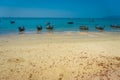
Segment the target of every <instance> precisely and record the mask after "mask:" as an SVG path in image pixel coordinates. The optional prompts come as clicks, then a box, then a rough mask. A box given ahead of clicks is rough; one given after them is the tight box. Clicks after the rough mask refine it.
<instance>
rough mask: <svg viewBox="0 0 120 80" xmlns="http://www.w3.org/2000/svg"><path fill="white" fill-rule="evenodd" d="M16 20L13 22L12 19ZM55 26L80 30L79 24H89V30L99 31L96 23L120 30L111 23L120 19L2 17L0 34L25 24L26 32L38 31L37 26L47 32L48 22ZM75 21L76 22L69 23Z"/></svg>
mask: <svg viewBox="0 0 120 80" xmlns="http://www.w3.org/2000/svg"><path fill="white" fill-rule="evenodd" d="M12 20H13V21H15V23H14V24H11V23H10V21H12ZM47 22H50V23H51V25H53V26H54V29H53V32H66V31H73V32H74V31H80V29H79V26H81V25H82V26H88V27H89V32H97V30H96V29H95V26H96V25H99V26H103V27H104V26H105V30H104V31H105V32H120V29H112V28H111V27H110V25H112V24H117V25H120V19H103V18H101V19H89V18H0V34H14V33H18V27H19V26H24V27H25V33H26V34H27V33H36V31H37V30H36V26H37V25H41V26H42V27H43V29H42V32H43V33H45V32H47V30H46V28H45V27H46V23H47ZM68 22H73V23H74V24H68Z"/></svg>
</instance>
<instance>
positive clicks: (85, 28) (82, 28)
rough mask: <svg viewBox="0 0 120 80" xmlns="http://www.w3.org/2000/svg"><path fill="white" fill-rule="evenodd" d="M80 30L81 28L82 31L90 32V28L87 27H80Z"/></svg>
mask: <svg viewBox="0 0 120 80" xmlns="http://www.w3.org/2000/svg"><path fill="white" fill-rule="evenodd" d="M79 28H80V30H89V28H88V27H87V26H80V27H79Z"/></svg>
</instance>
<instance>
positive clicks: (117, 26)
mask: <svg viewBox="0 0 120 80" xmlns="http://www.w3.org/2000/svg"><path fill="white" fill-rule="evenodd" d="M110 27H111V28H120V26H119V25H110Z"/></svg>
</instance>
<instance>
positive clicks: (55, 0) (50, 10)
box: [0, 0, 120, 18]
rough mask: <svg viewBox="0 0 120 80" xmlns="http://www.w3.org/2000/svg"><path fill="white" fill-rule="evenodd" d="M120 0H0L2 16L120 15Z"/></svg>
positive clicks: (85, 16)
mask: <svg viewBox="0 0 120 80" xmlns="http://www.w3.org/2000/svg"><path fill="white" fill-rule="evenodd" d="M119 4H120V0H0V17H55V18H102V17H107V16H116V15H117V16H120V5H119Z"/></svg>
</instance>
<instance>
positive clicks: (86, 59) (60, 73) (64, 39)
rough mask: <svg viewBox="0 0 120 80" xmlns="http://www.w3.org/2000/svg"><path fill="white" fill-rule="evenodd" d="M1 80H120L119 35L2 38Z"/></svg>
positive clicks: (0, 50)
mask: <svg viewBox="0 0 120 80" xmlns="http://www.w3.org/2000/svg"><path fill="white" fill-rule="evenodd" d="M0 80H120V33H107V32H101V33H97V32H96V33H92V32H91V33H86V32H83V33H82V32H78V33H71V32H66V33H65V34H52V33H51V34H21V35H19V34H18V35H5V36H0Z"/></svg>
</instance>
